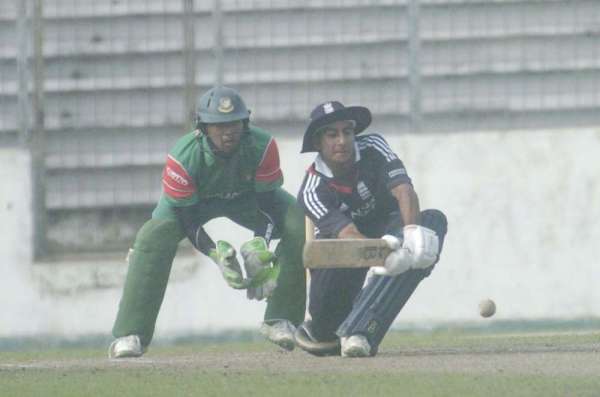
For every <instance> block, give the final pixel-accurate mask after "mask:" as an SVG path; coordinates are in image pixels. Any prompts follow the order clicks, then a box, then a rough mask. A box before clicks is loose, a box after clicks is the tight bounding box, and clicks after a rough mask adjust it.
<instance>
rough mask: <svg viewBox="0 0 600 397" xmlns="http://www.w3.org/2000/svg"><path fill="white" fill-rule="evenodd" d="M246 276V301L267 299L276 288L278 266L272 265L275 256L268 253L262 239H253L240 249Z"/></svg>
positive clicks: (265, 243)
mask: <svg viewBox="0 0 600 397" xmlns="http://www.w3.org/2000/svg"><path fill="white" fill-rule="evenodd" d="M240 252H241V254H242V258H243V259H244V267H245V268H246V274H247V275H248V278H249V279H250V285H249V286H248V289H247V296H248V299H256V300H262V299H265V298H268V297H269V296H270V295H271V294H272V293H273V290H274V289H275V287H277V276H278V275H279V266H278V265H276V264H274V261H275V254H274V253H272V252H271V251H269V248H268V247H267V242H266V241H265V239H264V238H263V237H254V238H253V239H252V240H250V241H247V242H245V243H244V244H242V247H241V248H240Z"/></svg>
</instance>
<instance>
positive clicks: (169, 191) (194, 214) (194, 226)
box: [162, 154, 215, 255]
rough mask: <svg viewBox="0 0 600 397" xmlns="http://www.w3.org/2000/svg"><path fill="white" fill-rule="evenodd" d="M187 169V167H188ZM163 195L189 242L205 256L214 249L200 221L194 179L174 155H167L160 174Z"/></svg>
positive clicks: (213, 244) (212, 242)
mask: <svg viewBox="0 0 600 397" xmlns="http://www.w3.org/2000/svg"><path fill="white" fill-rule="evenodd" d="M188 168H189V167H188ZM162 188H163V194H164V196H165V197H166V199H167V201H168V202H169V203H170V204H171V206H172V207H173V209H174V211H175V214H176V216H177V219H178V220H179V223H180V224H181V226H182V227H183V230H184V232H185V235H186V236H187V237H188V239H189V240H190V242H191V243H192V244H193V245H194V247H196V249H198V250H199V251H200V252H202V253H203V254H205V255H208V254H209V253H210V250H211V249H213V248H214V247H215V243H214V241H213V240H212V239H211V238H210V237H209V236H208V234H207V233H206V231H205V230H204V228H203V227H202V223H201V220H200V213H201V211H200V208H199V207H200V205H201V204H200V203H199V201H198V193H197V188H196V184H195V182H194V178H193V177H192V176H191V174H190V172H189V171H188V170H187V168H186V166H185V165H184V163H182V162H181V161H180V160H178V158H177V157H176V155H174V154H169V155H168V156H167V161H166V164H165V167H164V169H163V174H162Z"/></svg>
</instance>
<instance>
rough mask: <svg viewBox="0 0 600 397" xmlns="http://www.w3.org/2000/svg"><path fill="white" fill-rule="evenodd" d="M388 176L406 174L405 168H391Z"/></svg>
mask: <svg viewBox="0 0 600 397" xmlns="http://www.w3.org/2000/svg"><path fill="white" fill-rule="evenodd" d="M388 175H389V176H390V178H393V177H395V176H398V175H406V170H405V169H404V168H398V169H397V170H391V171H390V172H388Z"/></svg>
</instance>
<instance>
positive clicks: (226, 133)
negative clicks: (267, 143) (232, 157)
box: [206, 120, 244, 154]
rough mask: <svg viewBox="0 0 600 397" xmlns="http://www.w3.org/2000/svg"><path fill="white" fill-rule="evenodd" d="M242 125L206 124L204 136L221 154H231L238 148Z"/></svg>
mask: <svg viewBox="0 0 600 397" xmlns="http://www.w3.org/2000/svg"><path fill="white" fill-rule="evenodd" d="M243 132H244V123H243V122H242V121H239V120H238V121H232V122H230V123H219V124H207V125H206V135H208V137H209V138H210V140H211V141H212V143H213V145H215V147H216V148H217V149H218V150H219V151H221V152H223V153H227V154H228V153H233V152H234V151H236V150H237V148H238V147H239V146H240V140H241V138H242V133H243Z"/></svg>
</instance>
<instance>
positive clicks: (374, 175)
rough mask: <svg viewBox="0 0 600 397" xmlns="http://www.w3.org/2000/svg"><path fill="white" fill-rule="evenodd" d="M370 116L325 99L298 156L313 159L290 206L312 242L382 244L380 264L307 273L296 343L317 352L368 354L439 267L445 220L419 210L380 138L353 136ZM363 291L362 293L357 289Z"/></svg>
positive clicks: (403, 172)
mask: <svg viewBox="0 0 600 397" xmlns="http://www.w3.org/2000/svg"><path fill="white" fill-rule="evenodd" d="M370 123H371V112H370V111H369V109H367V108H365V107H361V106H350V107H345V106H344V105H343V104H341V103H340V102H336V101H332V102H325V103H323V104H320V105H318V106H317V107H316V108H315V109H314V110H313V111H312V113H311V116H310V123H309V125H308V127H307V129H306V132H305V134H304V139H303V143H302V150H301V152H302V153H305V152H318V154H317V156H316V158H315V161H314V163H312V164H311V166H310V167H309V168H308V170H307V172H306V175H305V178H304V181H303V183H302V186H301V188H300V191H299V193H298V197H297V199H298V202H299V203H300V205H301V206H302V207H303V209H304V212H305V214H306V216H308V217H309V218H310V219H311V220H312V222H313V223H314V225H315V238H317V239H364V238H382V239H383V240H384V241H385V242H386V243H387V245H388V246H389V248H391V249H392V252H391V253H390V254H389V255H388V256H387V257H386V258H385V266H384V267H379V268H373V269H372V270H371V272H372V273H373V274H374V275H373V276H372V277H369V278H368V281H367V283H366V284H365V278H366V276H367V270H368V268H352V269H350V268H338V269H331V268H330V269H311V273H310V275H311V282H310V296H309V308H308V314H309V316H307V320H306V321H305V322H304V323H303V324H302V325H300V326H299V327H298V329H297V331H296V344H297V345H298V346H299V347H300V348H302V349H304V350H306V351H308V352H309V353H312V354H315V355H335V354H340V353H341V355H342V356H343V357H366V356H372V355H375V354H376V353H377V349H378V346H379V344H380V343H381V341H382V339H383V337H384V335H385V333H386V332H387V331H388V329H389V328H390V326H391V324H392V322H393V321H394V319H395V318H396V316H397V315H398V313H399V312H400V310H401V309H402V307H403V306H404V305H405V303H406V302H407V301H408V299H409V298H410V296H411V294H412V293H413V292H414V291H415V289H416V287H417V285H418V284H419V283H420V282H421V280H423V278H425V277H427V276H428V275H429V274H430V272H431V271H432V269H433V266H434V265H435V264H436V263H437V261H438V259H439V256H440V252H441V249H442V246H443V242H444V237H445V235H446V230H447V221H446V217H445V216H444V214H443V213H442V212H440V211H438V210H425V211H421V210H420V209H419V200H418V197H417V194H416V193H415V190H414V188H413V185H412V181H411V178H410V177H409V176H408V174H407V171H406V168H405V167H404V165H403V163H402V161H401V160H400V159H399V158H398V157H397V156H396V154H395V153H394V151H393V150H392V149H391V148H390V147H389V145H388V144H387V142H386V141H385V139H384V138H383V137H382V136H381V135H378V134H365V135H359V134H361V133H362V132H363V131H364V130H365V129H366V128H367V127H368V126H369V124H370ZM363 285H364V286H363Z"/></svg>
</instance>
